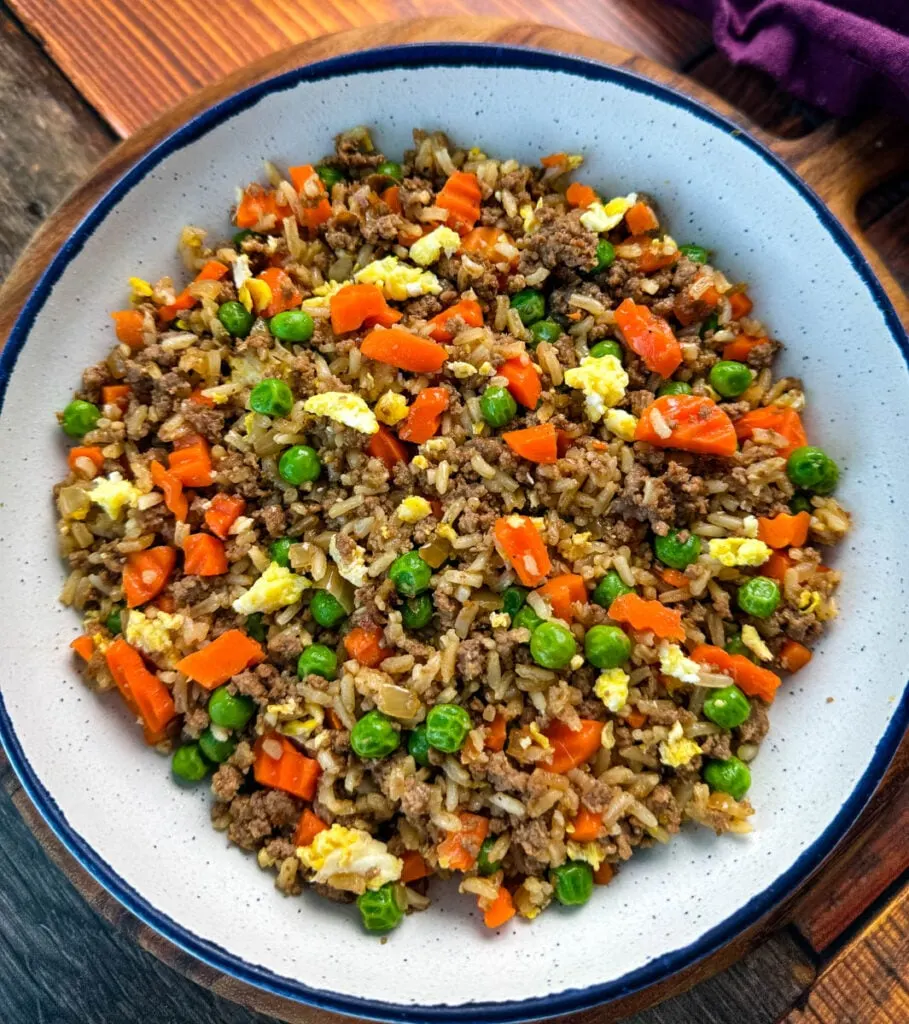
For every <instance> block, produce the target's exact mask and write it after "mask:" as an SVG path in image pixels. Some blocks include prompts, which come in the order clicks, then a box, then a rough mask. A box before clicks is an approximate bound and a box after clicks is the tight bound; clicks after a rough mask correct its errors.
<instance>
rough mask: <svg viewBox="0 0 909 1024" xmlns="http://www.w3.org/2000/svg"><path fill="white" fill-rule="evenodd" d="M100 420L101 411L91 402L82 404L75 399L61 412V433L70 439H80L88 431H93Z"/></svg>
mask: <svg viewBox="0 0 909 1024" xmlns="http://www.w3.org/2000/svg"><path fill="white" fill-rule="evenodd" d="M99 419H101V410H100V409H99V408H98V406H97V405H92V403H91V402H83V401H82V399H81V398H77V399H75V400H74V401H72V402H70V403H69V405H68V406H67V407H66V408H65V409H64V410H63V420H62V422H61V424H60V425H61V426H62V427H63V433H64V434H68V435H69V436H70V437H82V436H84V435H85V434H87V433H88V432H89V431H90V430H94V429H95V424H96V423H97V422H98V420H99Z"/></svg>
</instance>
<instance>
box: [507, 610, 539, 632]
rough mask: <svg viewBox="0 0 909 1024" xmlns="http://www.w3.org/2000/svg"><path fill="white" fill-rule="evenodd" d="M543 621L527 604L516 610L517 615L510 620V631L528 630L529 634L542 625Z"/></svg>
mask: <svg viewBox="0 0 909 1024" xmlns="http://www.w3.org/2000/svg"><path fill="white" fill-rule="evenodd" d="M542 622H543V620H542V619H541V618H540V616H539V615H537V613H536V612H535V611H534V610H533V608H531V607H530V605H529V604H525V605H524V607H523V608H521V609H519V610H518V613H517V615H515V617H514V618H513V619H512V620H511V628H512V629H529V630H530V632H531V634H533V632H534V630H535V629H537V628H538V627H539V626H540V625H542Z"/></svg>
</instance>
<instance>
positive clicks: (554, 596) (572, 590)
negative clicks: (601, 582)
mask: <svg viewBox="0 0 909 1024" xmlns="http://www.w3.org/2000/svg"><path fill="white" fill-rule="evenodd" d="M537 593H538V594H541V595H542V596H543V597H545V598H546V600H547V601H549V606H550V607H551V608H552V610H553V612H555V614H556V615H557V616H558V617H559V618H560V619H564V620H565V621H566V622H571V621H572V620H573V619H574V617H575V611H574V608H575V605H578V604H581V605H586V604H587V587H586V586H584V577H583V576H579V575H578V574H577V573H573V572H566V573H562V575H561V576H553V577H552V579H551V580H548V581H547V582H546V583H544V584H543V586H542V587H540V588H539V589H538V590H537Z"/></svg>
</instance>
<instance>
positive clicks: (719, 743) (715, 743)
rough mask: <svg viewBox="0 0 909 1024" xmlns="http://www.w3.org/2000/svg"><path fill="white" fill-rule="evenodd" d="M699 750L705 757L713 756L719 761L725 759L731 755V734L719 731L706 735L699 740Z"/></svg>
mask: <svg viewBox="0 0 909 1024" xmlns="http://www.w3.org/2000/svg"><path fill="white" fill-rule="evenodd" d="M700 744H701V750H703V751H704V753H705V754H706V755H707V757H715V758H716V759H717V760H719V761H726V760H728V759H729V758H730V757H732V735H731V733H728V732H719V733H716V734H714V735H713V736H707V737H705V738H704V739H702V740H701V741H700Z"/></svg>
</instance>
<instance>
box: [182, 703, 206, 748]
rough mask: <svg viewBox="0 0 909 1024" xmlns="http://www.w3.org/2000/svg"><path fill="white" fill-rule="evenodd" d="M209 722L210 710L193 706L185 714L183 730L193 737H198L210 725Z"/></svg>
mask: <svg viewBox="0 0 909 1024" xmlns="http://www.w3.org/2000/svg"><path fill="white" fill-rule="evenodd" d="M208 722H209V718H208V711H206V709H205V708H193V709H192V711H188V712H187V713H186V714H185V715H184V716H183V731H184V732H185V733H186V735H187V736H189V737H190V738H191V739H194V740H195V739H198V738H199V735H200V734H201V733H202V732H204V730H205V729H206V728H207V727H208Z"/></svg>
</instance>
